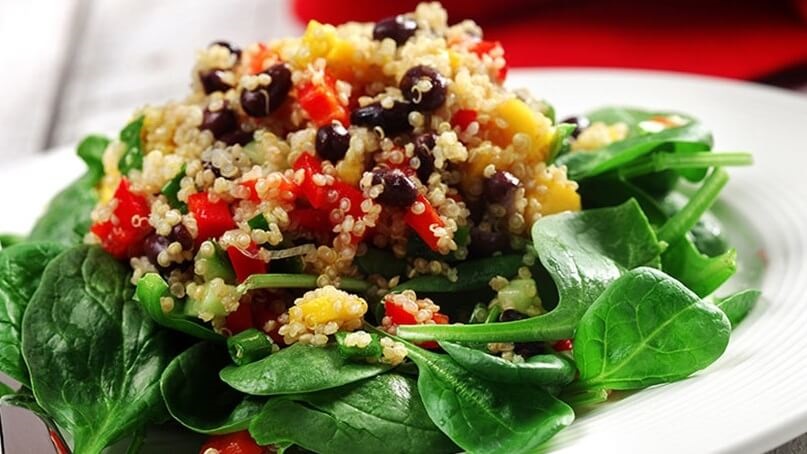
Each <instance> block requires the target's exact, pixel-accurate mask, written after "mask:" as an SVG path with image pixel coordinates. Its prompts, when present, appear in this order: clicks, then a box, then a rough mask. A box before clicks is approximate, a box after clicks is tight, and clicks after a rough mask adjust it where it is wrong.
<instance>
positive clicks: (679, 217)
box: [658, 167, 729, 244]
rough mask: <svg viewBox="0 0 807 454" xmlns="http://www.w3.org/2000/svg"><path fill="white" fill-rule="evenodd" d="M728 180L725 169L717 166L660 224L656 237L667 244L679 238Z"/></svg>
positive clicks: (698, 217) (710, 203)
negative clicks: (677, 209)
mask: <svg viewBox="0 0 807 454" xmlns="http://www.w3.org/2000/svg"><path fill="white" fill-rule="evenodd" d="M728 181H729V175H728V174H727V173H726V171H725V170H723V169H721V168H719V167H718V168H716V169H715V170H714V171H713V172H712V173H711V174H710V175H709V176H708V177H707V178H706V180H704V182H703V185H702V186H701V187H700V188H699V189H698V190H697V192H695V194H694V195H693V196H692V197H691V198H690V199H689V202H687V204H686V205H684V207H683V208H681V210H679V211H678V212H677V213H675V214H674V215H673V216H672V217H671V218H670V219H669V220H667V222H666V223H664V225H663V226H661V228H660V229H659V230H658V239H659V240H661V241H664V242H666V243H667V244H673V243H675V242H676V241H678V240H679V239H681V238H682V237H683V236H684V235H685V234H686V233H687V232H688V231H689V230H690V229H692V227H694V226H695V224H696V223H697V222H698V219H700V218H701V216H703V213H705V212H706V210H708V209H709V207H711V206H712V204H713V203H714V202H715V200H717V196H718V194H720V190H721V189H723V186H725V185H726V183H728Z"/></svg>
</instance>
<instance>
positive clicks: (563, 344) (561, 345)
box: [552, 339, 572, 352]
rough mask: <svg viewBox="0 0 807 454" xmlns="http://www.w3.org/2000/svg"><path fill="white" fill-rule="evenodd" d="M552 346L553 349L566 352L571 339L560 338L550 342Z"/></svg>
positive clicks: (570, 345) (569, 348)
mask: <svg viewBox="0 0 807 454" xmlns="http://www.w3.org/2000/svg"><path fill="white" fill-rule="evenodd" d="M552 348H554V349H555V351H559V352H568V351H570V350H571V349H572V340H571V339H561V340H559V341H557V342H555V343H554V344H552Z"/></svg>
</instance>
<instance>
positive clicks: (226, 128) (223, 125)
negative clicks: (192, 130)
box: [201, 106, 238, 139]
mask: <svg viewBox="0 0 807 454" xmlns="http://www.w3.org/2000/svg"><path fill="white" fill-rule="evenodd" d="M237 128H238V117H236V115H235V112H234V111H233V110H232V109H230V108H229V107H227V106H225V107H222V108H221V109H219V110H216V111H212V110H210V109H205V112H204V116H203V117H202V126H201V129H206V130H208V131H210V132H212V133H213V137H215V138H216V139H221V137H222V136H224V135H225V134H227V133H228V132H232V131H235V130H236V129H237Z"/></svg>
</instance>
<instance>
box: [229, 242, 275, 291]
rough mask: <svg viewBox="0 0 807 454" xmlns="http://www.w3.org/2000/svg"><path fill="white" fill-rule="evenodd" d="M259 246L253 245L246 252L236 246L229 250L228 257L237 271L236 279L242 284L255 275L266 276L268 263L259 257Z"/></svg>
mask: <svg viewBox="0 0 807 454" xmlns="http://www.w3.org/2000/svg"><path fill="white" fill-rule="evenodd" d="M257 254H258V246H256V245H255V243H251V244H250V245H249V248H247V250H246V251H242V250H241V249H238V248H237V247H235V246H230V247H228V248H227V256H228V257H229V258H230V263H231V264H232V265H233V271H235V279H236V281H238V283H239V284H240V283H241V282H244V281H245V280H246V279H247V278H248V277H250V276H252V275H253V274H266V270H267V267H266V262H264V261H263V260H261V259H260V258H258V257H257Z"/></svg>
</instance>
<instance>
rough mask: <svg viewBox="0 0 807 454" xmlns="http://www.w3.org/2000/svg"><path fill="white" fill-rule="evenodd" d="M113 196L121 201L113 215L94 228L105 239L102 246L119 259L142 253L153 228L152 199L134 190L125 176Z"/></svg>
mask: <svg viewBox="0 0 807 454" xmlns="http://www.w3.org/2000/svg"><path fill="white" fill-rule="evenodd" d="M113 197H114V199H115V200H116V201H117V206H116V207H115V210H114V211H113V214H114V217H113V219H110V220H108V221H104V222H99V223H97V224H95V225H93V226H92V227H91V228H90V230H91V231H92V232H93V233H94V234H95V235H97V236H98V238H100V239H101V247H103V248H104V250H105V251H107V252H109V253H110V254H111V255H113V256H114V257H115V258H117V259H124V258H126V257H134V256H138V255H142V254H141V252H142V247H143V244H142V242H143V239H144V238H145V237H146V236H148V234H149V233H151V231H152V228H151V225H149V223H148V216H149V213H151V208H150V207H149V203H148V200H146V198H145V197H143V196H140V195H137V194H134V193H133V192H131V191H130V190H129V181H128V180H127V179H125V178H123V179H121V181H120V184H119V185H118V188H117V189H116V190H115V195H114V196H113Z"/></svg>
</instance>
